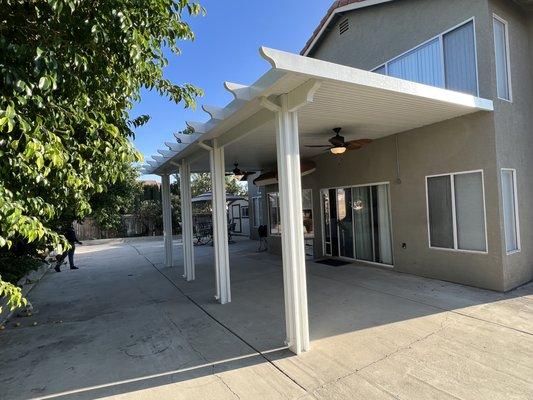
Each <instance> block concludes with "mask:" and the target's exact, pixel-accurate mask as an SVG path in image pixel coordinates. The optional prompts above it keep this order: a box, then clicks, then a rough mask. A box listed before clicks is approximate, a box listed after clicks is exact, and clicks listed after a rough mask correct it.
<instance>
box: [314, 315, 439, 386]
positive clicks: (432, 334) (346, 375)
mask: <svg viewBox="0 0 533 400" xmlns="http://www.w3.org/2000/svg"><path fill="white" fill-rule="evenodd" d="M448 318H449V314H448V313H446V314H445V315H444V320H443V321H442V322H441V324H440V327H439V328H437V329H435V330H434V331H432V332H430V333H428V334H427V335H424V336H422V337H420V338H418V339H415V340H413V341H412V342H409V343H408V344H407V345H405V346H400V347H398V348H397V349H396V350H394V351H392V352H390V353H387V354H385V355H384V356H383V357H380V358H378V359H377V360H374V361H372V362H370V363H368V364H366V365H364V366H362V367H361V368H358V369H356V370H355V371H351V372H348V373H346V374H344V375H341V376H339V377H337V378H335V379H333V380H331V381H328V382H325V383H323V384H322V385H320V386H319V387H317V388H315V389H314V390H313V393H316V392H317V391H319V390H321V389H323V388H325V387H326V386H330V385H332V384H335V383H337V382H339V381H341V380H343V379H346V378H349V377H350V376H353V375H356V374H359V373H360V372H361V371H363V370H365V369H367V368H370V367H372V366H374V365H376V364H378V363H380V362H382V361H385V360H387V359H389V358H391V357H393V356H395V355H396V354H398V353H400V352H402V351H404V350H409V349H411V348H412V347H413V346H414V345H416V344H418V343H420V342H423V341H424V340H427V339H429V338H430V337H432V336H434V335H438V334H439V333H440V332H442V331H443V330H444V329H445V328H446V326H445V325H446V322H447V321H448ZM361 377H362V378H363V379H365V378H364V376H361ZM365 380H366V379H365ZM367 382H369V381H368V380H367ZM369 383H370V384H372V382H369ZM372 385H373V384H372ZM388 394H390V395H391V396H393V394H391V393H388Z"/></svg>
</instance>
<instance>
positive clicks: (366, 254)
mask: <svg viewBox="0 0 533 400" xmlns="http://www.w3.org/2000/svg"><path fill="white" fill-rule="evenodd" d="M321 193H322V207H323V208H322V213H323V218H324V221H323V226H324V236H323V238H324V239H323V240H324V253H325V255H329V256H340V257H345V258H351V259H357V260H362V261H369V262H376V263H380V264H388V265H392V262H393V259H392V240H391V235H392V234H391V221H390V204H389V185H388V184H381V185H369V186H357V187H353V188H337V189H326V190H323V191H322V192H321Z"/></svg>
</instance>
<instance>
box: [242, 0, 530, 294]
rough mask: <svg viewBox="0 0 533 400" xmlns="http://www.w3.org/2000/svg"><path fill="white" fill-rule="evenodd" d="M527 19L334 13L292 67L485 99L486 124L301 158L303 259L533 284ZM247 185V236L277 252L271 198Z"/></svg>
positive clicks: (466, 13) (487, 284)
mask: <svg viewBox="0 0 533 400" xmlns="http://www.w3.org/2000/svg"><path fill="white" fill-rule="evenodd" d="M532 9H533V2H532V1H510V0H508V1H503V0H500V1H497V0H493V1H491V0H469V1H463V0H447V1H439V0H402V1H391V0H388V1H375V0H367V1H336V2H335V3H334V4H333V6H332V7H331V8H330V10H329V11H328V13H327V15H326V16H325V17H324V19H323V20H322V22H321V24H320V25H319V27H318V28H317V29H316V31H315V32H314V34H313V36H312V37H311V38H310V40H309V41H308V42H307V44H306V45H305V48H304V49H303V51H302V55H305V56H307V57H312V58H316V59H320V60H325V61H330V62H333V63H337V64H342V65H347V66H351V67H355V68H360V69H364V70H368V71H376V72H379V73H382V74H388V75H390V76H396V77H399V78H403V79H409V80H414V81H417V82H420V83H425V84H429V85H435V86H438V87H444V88H447V89H452V90H457V91H461V92H465V93H470V94H472V95H476V96H480V97H482V98H486V99H492V100H493V101H494V111H493V112H491V113H475V114H472V115H468V116H464V117H459V118H455V119H450V120H447V121H443V122H440V123H437V124H433V125H429V126H425V127H422V128H418V129H413V130H409V131H405V132H401V133H398V134H396V135H392V136H389V137H386V138H382V139H379V140H375V141H374V142H373V143H372V144H370V145H367V146H364V147H363V148H361V149H360V150H357V151H348V152H346V153H344V154H342V155H340V156H334V155H332V154H323V155H320V156H316V157H313V158H312V159H313V161H314V162H315V163H316V171H315V172H314V173H312V174H309V175H308V176H305V177H303V178H302V187H303V188H304V190H306V192H307V193H306V194H305V195H304V202H305V198H308V197H309V194H310V193H312V216H313V222H314V232H312V233H313V236H314V254H315V257H317V258H319V257H324V256H332V257H339V258H345V259H347V260H351V259H357V260H360V261H364V262H370V263H376V264H378V265H382V266H386V267H389V268H394V269H395V270H397V271H401V272H407V273H412V274H416V275H421V276H426V277H432V278H438V279H443V280H447V281H453V282H458V283H463V284H467V285H472V286H477V287H482V288H488V289H493V290H499V291H505V290H510V289H513V288H515V287H516V286H518V285H521V284H523V283H526V282H528V281H530V280H531V279H532V278H533V207H532V206H531V204H530V203H531V202H530V198H531V197H532V195H533V181H532V178H531V177H532V176H533V12H532ZM339 101H342V99H339ZM353 112H354V113H357V112H358V110H357V109H354V110H353ZM332 128H333V126H332ZM343 128H344V129H343V131H344V132H346V131H349V130H350V129H354V130H357V131H359V132H364V131H365V129H369V130H370V129H371V128H372V127H371V126H362V125H359V126H354V127H353V128H352V127H346V126H344V127H343ZM332 135H333V133H332V134H331V135H330V136H332ZM273 167H274V168H275V166H273ZM253 179H254V178H251V179H250V185H249V190H250V199H253V200H251V201H252V203H251V212H250V214H251V216H252V220H251V222H252V225H253V226H255V227H257V226H258V225H260V224H266V225H268V227H269V232H270V237H269V239H268V240H269V244H270V249H271V251H274V252H280V251H281V240H280V236H279V229H278V223H279V215H278V211H277V205H276V204H277V203H276V202H277V197H276V196H277V191H278V190H277V186H276V185H270V186H266V187H258V186H255V185H254V184H253ZM307 204H308V205H309V206H308V208H309V207H310V203H309V201H307ZM355 208H357V210H356V209H355ZM304 209H305V206H304Z"/></svg>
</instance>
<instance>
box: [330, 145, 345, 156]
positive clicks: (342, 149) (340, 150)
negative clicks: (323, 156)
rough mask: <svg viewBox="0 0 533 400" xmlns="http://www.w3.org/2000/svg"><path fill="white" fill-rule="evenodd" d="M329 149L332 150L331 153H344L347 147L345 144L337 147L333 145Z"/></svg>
mask: <svg viewBox="0 0 533 400" xmlns="http://www.w3.org/2000/svg"><path fill="white" fill-rule="evenodd" d="M329 151H331V154H336V155H338V154H344V152H346V147H344V146H337V147H332V148H331V149H329Z"/></svg>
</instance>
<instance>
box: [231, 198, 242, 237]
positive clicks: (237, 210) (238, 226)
mask: <svg viewBox="0 0 533 400" xmlns="http://www.w3.org/2000/svg"><path fill="white" fill-rule="evenodd" d="M231 216H232V221H231V222H235V233H242V223H241V206H240V205H239V204H233V205H232V206H231Z"/></svg>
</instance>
